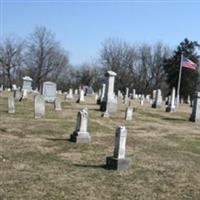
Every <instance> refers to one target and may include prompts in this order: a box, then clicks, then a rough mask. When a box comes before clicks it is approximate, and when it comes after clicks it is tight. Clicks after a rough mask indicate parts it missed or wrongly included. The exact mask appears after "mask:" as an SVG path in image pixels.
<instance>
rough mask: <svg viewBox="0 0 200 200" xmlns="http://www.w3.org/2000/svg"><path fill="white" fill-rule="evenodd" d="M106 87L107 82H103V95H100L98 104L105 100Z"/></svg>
mask: <svg viewBox="0 0 200 200" xmlns="http://www.w3.org/2000/svg"><path fill="white" fill-rule="evenodd" d="M105 89H106V84H105V83H103V84H102V89H101V96H100V97H99V99H98V101H97V103H98V104H101V102H102V101H103V98H104V96H105Z"/></svg>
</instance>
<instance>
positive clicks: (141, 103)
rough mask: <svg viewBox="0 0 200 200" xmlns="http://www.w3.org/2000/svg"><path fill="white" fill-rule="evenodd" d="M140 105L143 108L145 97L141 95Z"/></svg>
mask: <svg viewBox="0 0 200 200" xmlns="http://www.w3.org/2000/svg"><path fill="white" fill-rule="evenodd" d="M140 105H141V106H143V105H144V95H141V97H140Z"/></svg>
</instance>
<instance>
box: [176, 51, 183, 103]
mask: <svg viewBox="0 0 200 200" xmlns="http://www.w3.org/2000/svg"><path fill="white" fill-rule="evenodd" d="M182 63H183V53H181V62H180V69H179V76H178V86H177V96H176V104H177V105H178V104H179V103H180V86H181V75H182Z"/></svg>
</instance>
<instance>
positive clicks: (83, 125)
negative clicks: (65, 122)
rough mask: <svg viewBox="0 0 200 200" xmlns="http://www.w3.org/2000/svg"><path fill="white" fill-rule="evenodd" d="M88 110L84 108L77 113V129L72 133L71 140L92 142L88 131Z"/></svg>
mask: <svg viewBox="0 0 200 200" xmlns="http://www.w3.org/2000/svg"><path fill="white" fill-rule="evenodd" d="M87 127H88V111H87V109H83V110H81V111H79V112H78V114H77V122H76V130H75V131H74V132H73V134H72V135H71V138H70V139H71V141H72V142H76V143H90V141H91V137H90V134H89V132H88V131H87Z"/></svg>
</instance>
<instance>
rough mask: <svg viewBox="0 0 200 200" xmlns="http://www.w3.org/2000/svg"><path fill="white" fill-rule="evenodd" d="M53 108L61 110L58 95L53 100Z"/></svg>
mask: <svg viewBox="0 0 200 200" xmlns="http://www.w3.org/2000/svg"><path fill="white" fill-rule="evenodd" d="M54 109H55V111H61V110H62V107H61V100H60V98H59V97H56V99H55V101H54Z"/></svg>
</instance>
